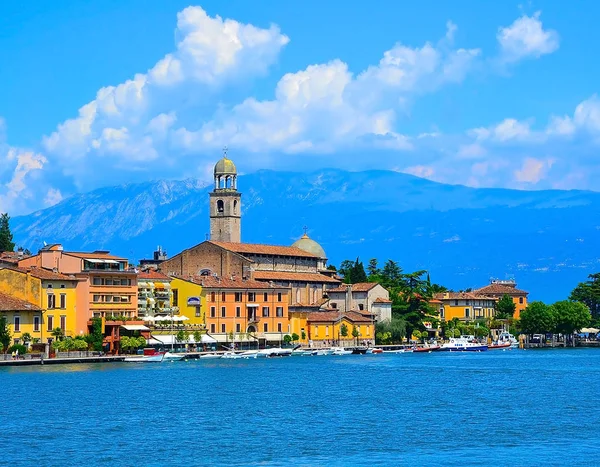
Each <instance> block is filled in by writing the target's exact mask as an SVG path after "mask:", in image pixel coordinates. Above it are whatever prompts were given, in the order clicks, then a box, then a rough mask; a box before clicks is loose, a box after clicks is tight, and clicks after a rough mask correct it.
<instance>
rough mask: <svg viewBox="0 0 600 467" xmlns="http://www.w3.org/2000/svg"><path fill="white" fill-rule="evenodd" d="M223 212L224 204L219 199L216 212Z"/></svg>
mask: <svg viewBox="0 0 600 467" xmlns="http://www.w3.org/2000/svg"><path fill="white" fill-rule="evenodd" d="M224 210H225V203H223V200H222V199H220V200H218V201H217V212H223V211H224Z"/></svg>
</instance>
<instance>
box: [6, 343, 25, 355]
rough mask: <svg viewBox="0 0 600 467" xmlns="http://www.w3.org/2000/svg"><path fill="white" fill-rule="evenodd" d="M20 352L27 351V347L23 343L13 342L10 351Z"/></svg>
mask: <svg viewBox="0 0 600 467" xmlns="http://www.w3.org/2000/svg"><path fill="white" fill-rule="evenodd" d="M17 351H18V352H19V355H23V354H26V353H27V347H25V346H24V345H22V344H13V345H11V346H10V347H9V348H8V353H13V352H17Z"/></svg>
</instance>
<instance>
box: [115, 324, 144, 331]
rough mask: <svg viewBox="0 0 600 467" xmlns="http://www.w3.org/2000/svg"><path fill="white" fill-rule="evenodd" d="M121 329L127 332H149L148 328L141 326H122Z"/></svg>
mask: <svg viewBox="0 0 600 467" xmlns="http://www.w3.org/2000/svg"><path fill="white" fill-rule="evenodd" d="M121 327H122V328H123V329H126V330H128V331H150V328H147V327H146V326H144V325H143V324H123V325H122V326H121Z"/></svg>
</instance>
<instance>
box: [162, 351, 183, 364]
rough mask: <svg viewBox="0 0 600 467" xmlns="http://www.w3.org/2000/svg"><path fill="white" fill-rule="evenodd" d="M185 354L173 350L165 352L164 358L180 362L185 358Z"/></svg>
mask: <svg viewBox="0 0 600 467" xmlns="http://www.w3.org/2000/svg"><path fill="white" fill-rule="evenodd" d="M184 357H185V354H176V353H172V352H165V355H164V357H163V360H164V361H166V362H178V361H179V360H183V358H184Z"/></svg>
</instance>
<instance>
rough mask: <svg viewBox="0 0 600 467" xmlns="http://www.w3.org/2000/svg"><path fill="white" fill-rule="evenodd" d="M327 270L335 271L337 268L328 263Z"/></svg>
mask: <svg viewBox="0 0 600 467" xmlns="http://www.w3.org/2000/svg"><path fill="white" fill-rule="evenodd" d="M327 270H328V271H336V272H337V268H336V267H335V266H334V265H333V264H330V265H329V266H327Z"/></svg>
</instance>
